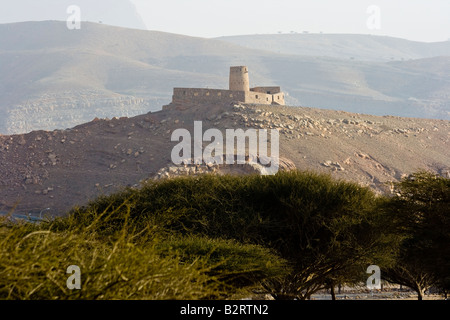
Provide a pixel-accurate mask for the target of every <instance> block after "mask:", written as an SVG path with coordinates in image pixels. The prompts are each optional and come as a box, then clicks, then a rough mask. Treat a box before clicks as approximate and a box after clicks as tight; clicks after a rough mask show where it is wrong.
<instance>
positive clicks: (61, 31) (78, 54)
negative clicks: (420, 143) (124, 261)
mask: <svg viewBox="0 0 450 320" xmlns="http://www.w3.org/2000/svg"><path fill="white" fill-rule="evenodd" d="M357 38H358V39H359V38H360V37H357ZM367 38H371V37H370V36H367ZM343 39H344V40H345V37H344V38H343ZM352 39H353V40H352ZM355 39H356V38H355V37H353V36H350V40H348V41H350V42H352V41H353V42H352V43H355V41H356V40H355ZM361 39H365V38H364V37H362V38H361ZM344 40H342V41H343V42H344ZM358 41H359V40H358ZM361 41H362V40H361ZM389 41H393V42H394V43H395V42H396V41H399V42H400V43H403V42H402V40H398V39H390V40H389ZM362 43H363V42H362ZM427 45H428V44H424V46H425V47H426V46H427ZM430 46H433V44H430ZM395 47H396V48H398V47H401V45H396V46H395ZM445 48H446V47H445V45H444V49H445ZM444 49H443V50H444ZM311 50H312V49H311ZM317 50H319V49H317ZM324 52H326V51H324ZM414 52H417V50H416V51H414ZM362 55H363V54H361V56H362ZM354 56H357V55H356V54H355V55H354ZM424 56H426V55H425V54H424ZM232 65H247V66H248V67H249V69H250V70H251V78H250V83H251V85H252V86H258V85H281V87H282V90H283V91H284V92H286V94H287V97H286V100H287V104H289V105H298V106H308V107H319V108H327V109H338V110H346V111H349V112H357V113H366V114H374V115H385V114H389V115H396V116H405V117H419V118H438V119H450V98H449V92H450V73H449V72H447V70H449V68H450V57H449V56H441V57H428V58H421V59H416V60H408V61H390V62H380V61H378V62H374V61H359V60H358V59H356V58H355V59H353V60H351V59H348V58H346V59H340V58H336V57H328V56H326V57H317V56H304V55H300V54H287V53H274V52H271V51H269V50H258V49H252V48H246V47H243V46H240V45H237V44H234V43H229V42H227V41H224V40H217V39H205V38H198V37H189V36H183V35H177V34H170V33H164V32H158V31H145V30H135V29H126V28H119V27H112V26H108V25H105V24H96V23H90V22H85V23H83V26H82V28H81V30H68V29H67V27H66V23H65V22H57V21H44V22H25V23H11V24H3V25H0V134H14V133H25V132H30V131H33V130H40V129H42V130H53V129H57V128H58V129H65V128H69V127H73V126H76V125H78V124H81V123H84V122H88V121H91V120H92V119H93V118H95V117H98V118H112V117H121V116H135V115H139V114H144V113H146V112H148V111H156V110H159V109H160V108H161V106H162V105H165V104H167V103H168V102H170V101H171V95H172V88H173V87H210V88H227V87H228V72H229V67H230V66H232Z"/></svg>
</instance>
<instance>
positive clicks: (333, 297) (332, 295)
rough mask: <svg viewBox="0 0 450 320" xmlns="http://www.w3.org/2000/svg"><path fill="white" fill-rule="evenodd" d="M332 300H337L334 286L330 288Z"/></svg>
mask: <svg viewBox="0 0 450 320" xmlns="http://www.w3.org/2000/svg"><path fill="white" fill-rule="evenodd" d="M330 293H331V300H336V292H335V291H334V285H333V284H332V285H331V286H330Z"/></svg>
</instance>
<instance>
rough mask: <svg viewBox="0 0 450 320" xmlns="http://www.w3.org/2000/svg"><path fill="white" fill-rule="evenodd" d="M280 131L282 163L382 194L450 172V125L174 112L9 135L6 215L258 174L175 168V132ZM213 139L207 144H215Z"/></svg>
mask: <svg viewBox="0 0 450 320" xmlns="http://www.w3.org/2000/svg"><path fill="white" fill-rule="evenodd" d="M199 120H201V121H203V130H204V131H205V130H207V129H209V128H217V129H220V130H221V131H222V132H223V133H224V132H225V129H227V128H228V129H238V128H242V129H248V128H256V129H261V128H265V129H278V130H279V132H280V156H281V167H282V169H284V170H290V169H293V168H298V169H300V170H314V171H319V172H328V173H330V174H332V175H333V176H335V177H337V178H341V179H346V180H351V181H356V182H358V183H361V184H362V185H367V186H370V187H371V188H373V189H374V190H377V191H378V192H389V191H390V184H389V182H391V181H396V180H398V179H400V178H402V177H403V176H405V175H409V174H410V173H412V172H414V171H416V170H418V169H421V168H423V169H429V170H433V171H435V172H437V173H439V174H441V175H445V176H450V148H449V141H450V122H449V121H446V120H432V119H418V118H399V117H392V116H384V117H380V116H372V115H364V114H355V113H348V112H344V111H332V110H324V109H314V108H304V107H288V106H283V107H280V106H277V107H274V106H259V105H241V104H235V105H196V106H182V105H178V106H169V107H167V108H164V110H161V111H157V112H149V113H147V114H143V115H139V116H135V117H131V118H127V117H122V118H112V119H98V118H96V119H94V120H93V121H91V122H89V123H85V124H83V125H79V126H76V127H74V128H72V129H67V130H54V131H33V132H31V133H28V134H21V135H11V136H8V135H0V211H8V210H11V209H14V210H15V212H17V213H26V212H34V213H36V212H40V210H42V209H44V208H48V207H49V208H51V210H49V213H50V214H52V215H63V214H65V213H67V211H68V210H69V209H70V208H72V207H73V206H75V205H84V204H86V203H87V202H88V201H89V200H91V199H93V198H95V197H96V196H98V195H101V194H109V193H111V192H114V191H117V190H120V188H122V187H124V186H138V185H139V182H140V181H142V180H145V179H161V178H165V177H171V176H177V175H184V174H199V173H204V172H217V173H219V174H222V173H239V174H240V173H252V172H253V173H258V168H255V167H251V166H245V165H241V166H233V165H223V166H214V165H212V164H203V165H202V166H200V165H198V166H189V165H187V166H174V165H173V164H172V162H171V151H172V148H173V147H174V146H175V145H176V144H177V142H171V133H172V132H173V131H174V130H175V129H177V128H185V129H187V130H189V132H193V125H194V121H199ZM208 144H209V143H205V144H204V145H205V146H206V145H208Z"/></svg>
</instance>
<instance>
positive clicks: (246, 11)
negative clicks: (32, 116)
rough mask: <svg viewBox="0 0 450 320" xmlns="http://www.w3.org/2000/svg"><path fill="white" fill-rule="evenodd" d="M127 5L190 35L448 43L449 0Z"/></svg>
mask: <svg viewBox="0 0 450 320" xmlns="http://www.w3.org/2000/svg"><path fill="white" fill-rule="evenodd" d="M2 1H4V0H2ZM131 1H132V2H133V3H134V4H135V5H136V7H137V10H138V13H139V14H140V15H141V16H142V19H143V20H144V22H145V24H146V25H147V27H148V29H150V30H160V31H166V32H173V33H180V34H186V35H191V36H201V37H217V36H222V35H239V34H256V33H260V34H261V33H277V32H280V31H282V32H283V33H289V32H291V31H295V32H299V33H300V32H303V31H309V32H311V33H318V32H323V33H359V34H376V35H388V36H393V37H400V38H405V39H410V40H416V41H427V42H432V41H446V40H448V39H450V0H339V1H338V0H276V1H275V0H162V1H160V0H158V1H153V0H131ZM374 6H375V7H374ZM369 7H370V8H371V11H369V13H368V12H367V10H368V9H369ZM374 8H375V9H374ZM376 8H379V11H378V12H379V16H378V13H377V9H376ZM373 10H375V11H373ZM378 17H379V19H378ZM374 19H375V20H374ZM368 21H369V22H370V23H369V26H370V27H371V28H369V27H368V25H367V22H368Z"/></svg>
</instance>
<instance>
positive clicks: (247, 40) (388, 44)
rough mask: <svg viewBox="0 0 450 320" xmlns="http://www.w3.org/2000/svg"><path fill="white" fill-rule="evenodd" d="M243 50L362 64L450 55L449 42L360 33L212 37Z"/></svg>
mask: <svg viewBox="0 0 450 320" xmlns="http://www.w3.org/2000/svg"><path fill="white" fill-rule="evenodd" d="M216 39H218V40H221V41H226V42H229V43H233V44H237V45H240V46H243V47H246V48H251V49H258V50H268V51H271V52H275V53H283V54H295V55H304V56H318V57H333V58H339V59H346V60H348V59H352V60H362V61H379V62H385V61H392V60H398V61H404V60H411V59H423V58H432V57H437V56H450V41H444V42H433V43H426V42H416V41H410V40H405V39H400V38H392V37H387V36H375V35H360V34H276V35H274V34H266V35H259V34H258V35H242V36H226V37H219V38H216Z"/></svg>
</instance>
